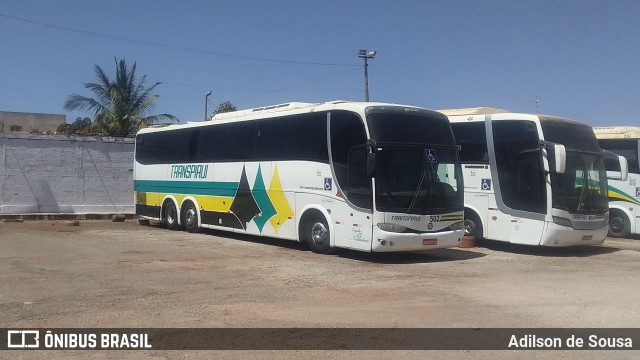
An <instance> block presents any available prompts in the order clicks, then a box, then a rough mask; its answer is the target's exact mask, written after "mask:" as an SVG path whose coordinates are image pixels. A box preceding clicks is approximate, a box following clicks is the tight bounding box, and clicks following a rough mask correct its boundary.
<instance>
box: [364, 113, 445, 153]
mask: <svg viewBox="0 0 640 360" xmlns="http://www.w3.org/2000/svg"><path fill="white" fill-rule="evenodd" d="M434 114H437V113H434ZM367 123H368V124H369V131H370V133H371V138H372V139H373V140H375V141H376V142H379V143H387V144H393V143H403V144H431V145H445V146H452V145H454V144H455V140H454V138H453V133H452V132H451V125H450V124H449V120H448V119H447V118H446V117H445V116H444V115H440V116H437V115H427V114H426V113H422V112H418V113H415V114H414V113H404V112H403V113H397V112H390V111H385V112H369V113H368V114H367Z"/></svg>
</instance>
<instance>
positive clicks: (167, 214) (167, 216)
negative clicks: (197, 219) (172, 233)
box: [163, 200, 180, 230]
mask: <svg viewBox="0 0 640 360" xmlns="http://www.w3.org/2000/svg"><path fill="white" fill-rule="evenodd" d="M163 209H164V223H165V225H166V226H167V229H169V230H178V229H179V228H180V224H178V210H177V209H176V204H174V203H173V201H171V200H167V201H166V202H165V204H164V207H163Z"/></svg>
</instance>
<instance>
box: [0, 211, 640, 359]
mask: <svg viewBox="0 0 640 360" xmlns="http://www.w3.org/2000/svg"><path fill="white" fill-rule="evenodd" d="M639 276H640V241H639V240H637V239H636V240H632V239H607V240H606V241H605V244H604V245H603V246H594V247H574V248H532V247H523V246H513V245H510V244H503V243H495V242H486V241H485V242H482V243H480V244H479V246H477V247H474V248H469V249H459V248H456V249H441V250H435V251H430V252H413V253H398V254H368V253H360V252H353V251H339V252H338V253H337V254H336V255H318V254H314V253H311V252H310V251H308V250H305V249H304V248H303V247H302V246H300V245H298V244H297V243H294V242H288V241H285V240H275V239H265V238H256V237H248V236H241V235H234V234H230V233H224V232H213V231H208V232H205V233H202V234H188V233H185V232H175V231H169V230H166V229H163V228H161V227H159V226H149V227H145V226H140V225H138V224H137V223H135V222H134V221H130V220H128V221H125V222H123V223H113V222H108V221H81V222H80V225H79V226H68V225H65V223H64V222H63V221H27V222H23V223H0V328H30V327H38V328H43V327H48V328H61V327H71V328H93V327H97V328H105V327H109V328H117V327H145V328H146V327H150V328H151V327H153V328H165V327H168V328H176V327H188V328H243V327H249V328H260V327H266V328H273V327H283V328H286V327H303V328H315V327H320V328H325V327H329V328H331V327H340V328H370V327H373V328H458V327H460V328H496V327H498V328H585V327H586V328H637V327H638V325H639V324H640V287H639V286H638V283H639V279H638V277H639ZM0 336H5V335H4V334H0ZM34 357H37V358H43V359H44V358H47V359H50V358H56V359H58V358H59V359H65V358H69V357H91V358H98V359H111V358H113V359H116V358H122V357H126V358H136V359H183V358H197V359H200V358H221V359H236V358H251V359H270V358H285V359H300V358H303V359H304V358H327V359H328V358H331V359H333V358H350V359H376V358H380V359H382V358H402V359H424V358H436V359H444V358H469V359H471V358H474V359H475V358H485V359H496V358H498V359H501V358H504V359H510V358H516V357H517V358H534V359H547V358H562V359H565V358H572V359H584V358H587V359H600V358H608V359H618V358H620V359H640V354H639V353H638V352H637V351H591V352H590V351H553V352H545V351H476V352H474V351H339V350H333V351H156V350H151V351H146V350H145V351H126V352H122V351H94V352H86V351H71V352H69V351H45V352H33V351H31V352H28V351H5V352H4V353H2V352H0V358H24V359H27V358H34Z"/></svg>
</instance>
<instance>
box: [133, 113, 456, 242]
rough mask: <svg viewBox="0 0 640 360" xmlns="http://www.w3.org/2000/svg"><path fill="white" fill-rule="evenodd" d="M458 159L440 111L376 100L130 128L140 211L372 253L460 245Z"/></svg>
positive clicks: (180, 224)
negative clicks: (134, 138)
mask: <svg viewBox="0 0 640 360" xmlns="http://www.w3.org/2000/svg"><path fill="white" fill-rule="evenodd" d="M460 174H461V166H460V162H459V157H458V148H457V146H456V143H455V140H454V137H453V133H452V131H451V126H450V124H449V122H448V120H447V118H446V116H444V115H442V114H439V113H437V112H433V111H429V110H425V109H421V108H416V107H410V106H400V105H391V104H383V103H355V102H343V101H335V102H328V103H324V104H307V103H290V104H282V105H274V106H268V107H263V108H256V109H250V110H243V111H236V112H231V113H222V114H218V115H216V116H215V117H214V118H213V120H212V121H208V122H200V123H189V124H185V125H170V126H167V127H159V128H146V129H142V130H140V131H139V132H138V134H137V136H136V150H135V161H134V190H135V203H136V214H137V215H138V216H139V218H140V219H143V220H152V221H156V222H162V223H164V224H165V225H166V227H168V228H169V229H179V228H184V229H186V230H187V231H190V232H196V231H198V229H200V228H211V229H222V230H229V231H234V232H240V233H247V234H254V235H262V236H269V237H276V238H282V239H289V240H295V241H299V242H302V243H307V244H308V246H309V247H310V248H311V250H312V251H314V252H317V253H327V252H330V251H331V250H333V248H349V249H355V250H361V251H370V252H391V251H413V250H426V249H435V248H445V247H455V246H457V245H458V244H459V242H460V241H461V239H462V237H463V235H464V229H463V186H462V176H461V175H460Z"/></svg>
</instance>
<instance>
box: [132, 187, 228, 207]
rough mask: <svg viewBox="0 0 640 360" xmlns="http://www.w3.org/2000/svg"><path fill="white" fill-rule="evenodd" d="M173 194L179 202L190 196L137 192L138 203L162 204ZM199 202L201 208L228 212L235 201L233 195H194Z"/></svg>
mask: <svg viewBox="0 0 640 360" xmlns="http://www.w3.org/2000/svg"><path fill="white" fill-rule="evenodd" d="M167 195H172V196H173V197H175V198H176V201H177V202H178V204H182V201H184V199H185V198H186V197H187V196H189V195H183V194H164V193H141V192H136V193H135V197H136V204H141V205H149V206H160V205H162V200H163V199H164V198H165V197H166V196H167ZM192 197H193V198H194V199H196V201H197V202H198V206H200V209H202V210H205V211H218V212H228V211H229V210H230V209H231V203H232V202H233V198H232V197H223V196H205V195H196V196H192Z"/></svg>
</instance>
